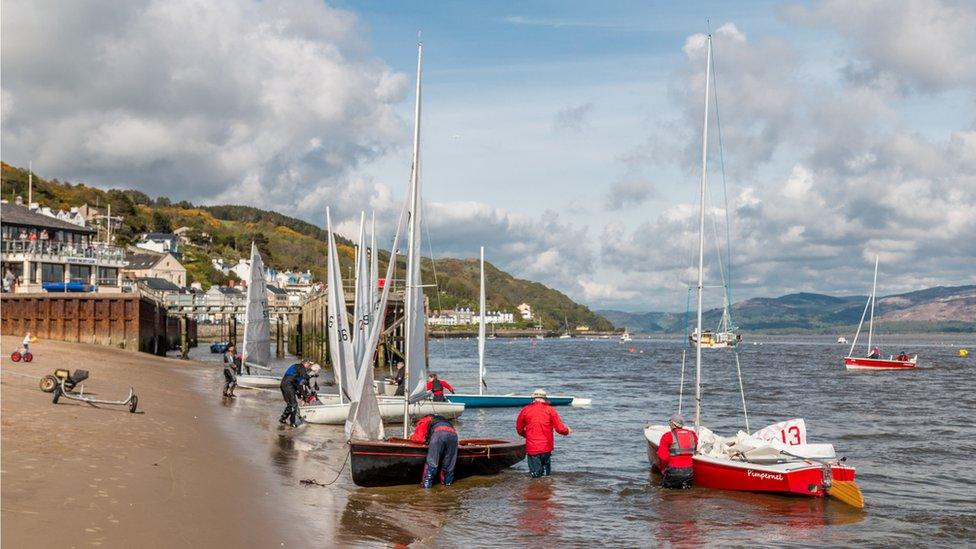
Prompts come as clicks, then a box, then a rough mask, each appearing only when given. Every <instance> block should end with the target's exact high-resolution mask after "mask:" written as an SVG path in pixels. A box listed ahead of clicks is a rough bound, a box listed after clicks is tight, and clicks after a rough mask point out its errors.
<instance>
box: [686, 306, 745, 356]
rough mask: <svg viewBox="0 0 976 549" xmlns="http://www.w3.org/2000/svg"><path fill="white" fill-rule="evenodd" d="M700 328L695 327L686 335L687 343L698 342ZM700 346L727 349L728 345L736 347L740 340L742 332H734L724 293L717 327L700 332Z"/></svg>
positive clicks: (693, 344) (694, 343)
mask: <svg viewBox="0 0 976 549" xmlns="http://www.w3.org/2000/svg"><path fill="white" fill-rule="evenodd" d="M699 331H700V328H695V330H694V331H692V332H691V335H689V336H688V343H689V344H690V345H691V346H692V347H694V346H696V345H697V343H698V332H699ZM701 334H702V337H701V346H702V348H704V349H727V348H729V347H738V346H739V342H740V341H742V334H738V333H736V332H735V327H734V326H732V315H731V314H730V313H729V300H728V296H727V295H726V297H725V300H724V305H723V308H722V319H721V320H719V322H718V328H716V329H715V330H714V331H712V330H705V331H704V332H701Z"/></svg>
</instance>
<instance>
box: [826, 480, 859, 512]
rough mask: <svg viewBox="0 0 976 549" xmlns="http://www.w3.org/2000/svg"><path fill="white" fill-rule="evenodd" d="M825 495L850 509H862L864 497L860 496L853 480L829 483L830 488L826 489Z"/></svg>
mask: <svg viewBox="0 0 976 549" xmlns="http://www.w3.org/2000/svg"><path fill="white" fill-rule="evenodd" d="M827 495H828V496H830V497H832V498H834V499H837V500H840V501H841V502H843V503H846V504H848V505H850V506H851V507H856V508H858V509H864V495H863V494H861V489H860V488H858V487H857V483H856V482H854V481H853V480H835V481H833V482H831V483H830V488H828V489H827Z"/></svg>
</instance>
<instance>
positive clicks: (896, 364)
mask: <svg viewBox="0 0 976 549" xmlns="http://www.w3.org/2000/svg"><path fill="white" fill-rule="evenodd" d="M877 291H878V256H875V257H874V284H873V285H872V286H871V297H869V298H868V301H867V303H865V304H864V311H863V312H862V313H861V321H860V322H858V324H857V333H855V334H854V342H853V343H851V350H850V351H848V353H847V356H846V357H844V367H845V368H847V369H848V370H911V369H912V368H915V366H916V365H917V364H918V355H915V356H913V357H912V358H910V359H907V360H899V359H898V358H895V357H894V356H890V355H889V356H888V358H882V357H881V356H880V355H879V356H877V357H876V358H870V356H871V355H870V353H871V349H872V347H871V344H872V343H873V339H874V302H875V296H876V294H877ZM868 307H870V308H871V318H870V320H869V321H868V345H867V349H868V353H869V354H868V355H867V356H866V357H863V358H862V357H856V356H854V347H856V346H857V338H858V337H859V336H860V335H861V326H863V325H864V315H865V314H867V312H868ZM838 341H839V340H838ZM845 343H846V341H845Z"/></svg>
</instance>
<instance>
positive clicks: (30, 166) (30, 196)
mask: <svg viewBox="0 0 976 549" xmlns="http://www.w3.org/2000/svg"><path fill="white" fill-rule="evenodd" d="M33 203H34V161H33V160H28V161H27V209H28V210H29V209H31V204H33Z"/></svg>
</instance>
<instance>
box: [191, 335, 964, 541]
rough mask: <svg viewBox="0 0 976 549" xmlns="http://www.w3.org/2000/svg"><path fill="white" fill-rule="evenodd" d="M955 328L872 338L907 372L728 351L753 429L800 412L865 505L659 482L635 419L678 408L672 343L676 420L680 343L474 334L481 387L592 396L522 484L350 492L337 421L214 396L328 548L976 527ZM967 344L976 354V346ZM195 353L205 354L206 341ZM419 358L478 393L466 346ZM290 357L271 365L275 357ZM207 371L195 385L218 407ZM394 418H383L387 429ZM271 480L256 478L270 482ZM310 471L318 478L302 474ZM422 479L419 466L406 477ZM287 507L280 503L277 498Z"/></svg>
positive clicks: (230, 425) (722, 391) (724, 382)
mask: <svg viewBox="0 0 976 549" xmlns="http://www.w3.org/2000/svg"><path fill="white" fill-rule="evenodd" d="M974 339H976V338H974V337H973V336H972V335H967V336H956V335H949V336H903V337H887V338H885V339H882V340H881V341H880V343H881V345H882V351H883V352H884V353H885V354H897V353H898V352H899V351H901V350H905V351H907V352H909V353H910V354H915V353H917V354H918V355H919V368H918V369H916V370H915V371H908V372H847V371H845V370H844V367H843V360H842V358H843V356H844V355H845V354H846V352H847V349H848V347H847V346H845V345H839V344H836V343H834V342H833V338H817V337H804V338H798V337H789V338H787V337H777V338H760V339H756V340H747V341H745V342H744V344H743V345H742V347H741V349H740V361H741V364H742V373H743V377H744V382H745V391H746V399H747V405H748V413H749V420H750V424H751V427H752V429H753V430H758V429H759V428H761V427H763V426H765V425H768V424H771V423H775V422H777V421H781V420H785V419H790V418H794V417H802V418H804V419H805V420H806V423H807V431H808V436H809V439H810V441H811V442H830V443H833V444H834V446H835V448H836V450H837V453H838V455H841V456H847V457H848V463H850V464H852V465H854V466H855V467H857V478H858V483H859V485H860V487H861V489H862V491H863V493H864V497H865V500H866V507H865V509H864V510H855V509H852V508H850V507H847V506H845V505H844V504H841V503H839V502H838V501H835V500H831V499H813V498H798V497H784V496H773V495H759V494H747V493H733V492H718V491H709V490H703V489H691V490H687V491H668V490H664V489H661V488H659V487H658V481H659V477H657V476H655V475H652V474H651V473H650V468H649V464H648V461H647V456H646V445H645V441H644V438H643V433H642V428H643V427H644V426H645V425H646V424H647V423H651V422H653V423H663V422H664V421H666V419H667V417H668V416H669V415H670V414H671V413H673V412H675V411H676V410H677V406H678V393H679V385H680V383H679V380H680V377H681V354H682V351H684V350H687V351H688V357H687V362H686V366H685V368H686V370H685V377H686V380H685V395H684V399H683V403H682V408H683V410H682V411H683V412H684V413H685V415H686V417H687V418H689V420H690V418H691V416H692V414H693V405H694V404H693V397H692V395H693V381H694V350H693V349H686V345H684V344H683V342H682V341H678V340H634V341H633V342H630V343H626V344H624V343H620V342H618V341H616V340H599V339H597V340H586V339H584V338H574V339H571V340H559V339H547V340H542V341H538V340H534V339H505V338H499V339H496V340H491V341H488V342H487V360H486V362H487V369H488V379H487V383H488V388H489V391H490V392H492V393H496V392H497V393H503V394H504V393H511V392H515V393H528V392H530V391H532V390H533V389H535V388H544V389H546V390H547V391H548V392H549V393H550V394H568V395H576V396H583V397H589V398H592V399H593V405H592V407H590V408H585V409H577V408H570V407H559V408H557V410H558V411H559V413H560V414H561V416H562V418H563V420H564V421H565V423H566V424H567V425H569V426H570V427H571V428H572V430H573V432H572V434H571V436H569V437H557V441H556V451H555V453H554V455H553V476H552V477H550V478H548V479H537V480H533V479H530V478H529V476H528V470H527V467H526V465H525V463H524V462H522V463H520V464H519V465H518V466H516V467H514V468H512V469H511V470H509V471H506V472H505V473H503V474H501V475H498V476H495V477H481V478H469V479H464V480H460V481H458V482H457V483H456V484H455V485H454V486H452V487H450V488H443V487H438V488H435V489H432V490H430V491H423V490H421V489H419V488H417V487H414V486H404V487H393V488H371V489H366V488H358V487H356V486H355V485H353V484H352V479H351V477H350V475H349V471H348V467H343V465H344V462H345V460H346V456H347V455H348V451H347V449H346V447H345V445H344V441H343V432H342V428H341V427H327V426H317V425H306V426H304V427H301V428H299V429H295V430H292V429H284V428H279V426H278V424H277V421H276V420H277V417H278V415H279V414H280V412H281V408H282V407H283V403H282V400H281V397H280V394H278V392H277V391H245V390H238V394H239V395H241V396H240V397H239V398H238V399H236V400H234V401H232V402H226V403H221V404H215V413H217V415H218V416H220V418H219V419H220V421H221V423H222V425H224V426H225V427H226V428H227V429H228V430H229V431H230V432H231V433H232V434H233V435H234V437H235V438H237V439H238V441H239V442H240V451H241V453H240V457H241V459H246V460H248V461H250V462H251V463H252V464H253V465H254V469H255V475H256V477H255V478H256V479H258V478H262V479H264V480H262V482H274V483H277V484H278V485H279V486H280V487H281V488H282V489H283V490H285V492H286V494H288V495H289V497H288V499H289V500H290V501H292V502H294V509H292V510H290V511H289V512H290V513H293V514H294V516H296V517H299V518H298V519H296V520H295V527H296V528H308V529H309V530H310V532H311V533H312V534H313V535H314V537H316V538H317V539H321V540H322V541H323V543H326V544H328V545H343V546H386V545H390V544H397V543H404V544H415V545H417V546H435V545H436V546H513V547H514V546H520V547H523V546H530V547H592V546H594V545H598V544H602V545H609V546H630V547H633V546H641V547H643V546H660V545H666V546H685V545H688V546H692V545H703V544H704V545H715V544H731V545H749V546H771V547H772V546H776V547H779V546H783V545H806V546H809V545H851V544H870V545H886V546H891V545H895V544H897V545H907V544H922V545H930V544H932V545H934V544H940V545H941V544H947V543H954V542H959V541H964V542H965V541H966V540H968V541H969V542H973V541H974V540H976V467H974V463H973V458H974V456H976V424H974V420H973V414H974V413H976V395H974V392H976V383H974V381H976V359H974V358H972V357H970V358H960V357H958V356H957V352H958V349H959V348H960V347H968V348H970V349H973V347H976V341H974ZM703 353H704V358H703V379H704V383H703V393H702V402H703V413H702V423H703V424H704V425H706V426H708V427H710V428H712V429H713V430H714V431H715V432H716V433H718V434H722V435H731V434H734V433H735V432H736V431H737V430H740V429H743V428H744V421H743V414H742V410H741V404H740V400H739V391H738V382H737V378H736V373H735V363H734V361H733V359H732V356H733V355H732V353H731V352H730V351H728V350H706V351H703ZM974 354H976V353H974ZM193 358H196V359H199V360H204V361H217V360H219V355H210V354H209V353H208V352H207V349H206V348H205V347H203V346H202V347H201V348H200V349H195V350H194V351H193ZM430 361H431V370H432V371H436V372H437V373H438V374H440V376H441V377H442V378H443V379H446V380H447V381H449V382H450V383H451V384H452V385H454V386H455V388H457V389H458V390H459V391H461V392H472V391H476V390H477V341H476V340H474V339H469V340H431V342H430ZM288 362H290V361H281V363H280V364H278V365H277V367H278V368H281V367H283V366H284V365H286V364H287V363H288ZM221 377H222V376H221V374H220V372H219V371H218V369H217V368H214V371H213V372H212V373H211V372H207V374H206V375H204V376H200V378H199V379H200V382H199V384H198V385H199V387H200V389H201V390H204V391H212V392H213V394H214V395H215V396H214V401H215V403H217V402H219V401H220V399H219V396H217V395H219V391H220V390H219V383H220V381H221ZM517 413H518V409H517V408H501V409H471V410H468V411H465V413H464V415H463V416H462V418H461V420H460V422H459V433H460V434H461V436H462V437H481V436H488V437H505V438H513V437H517V435H516V434H515V431H514V420H515V416H516V414H517ZM400 429H401V428H400V427H397V426H395V425H389V426H387V430H388V434H397V433H398V432H399V431H400ZM269 479H270V480H269ZM301 479H315V480H316V481H318V482H320V483H322V484H327V483H328V482H330V481H332V480H333V479H337V480H335V482H334V484H331V485H329V486H326V487H321V486H306V485H301V484H300V483H299V481H300V480H301ZM418 482H419V479H418ZM283 511H284V510H283Z"/></svg>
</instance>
